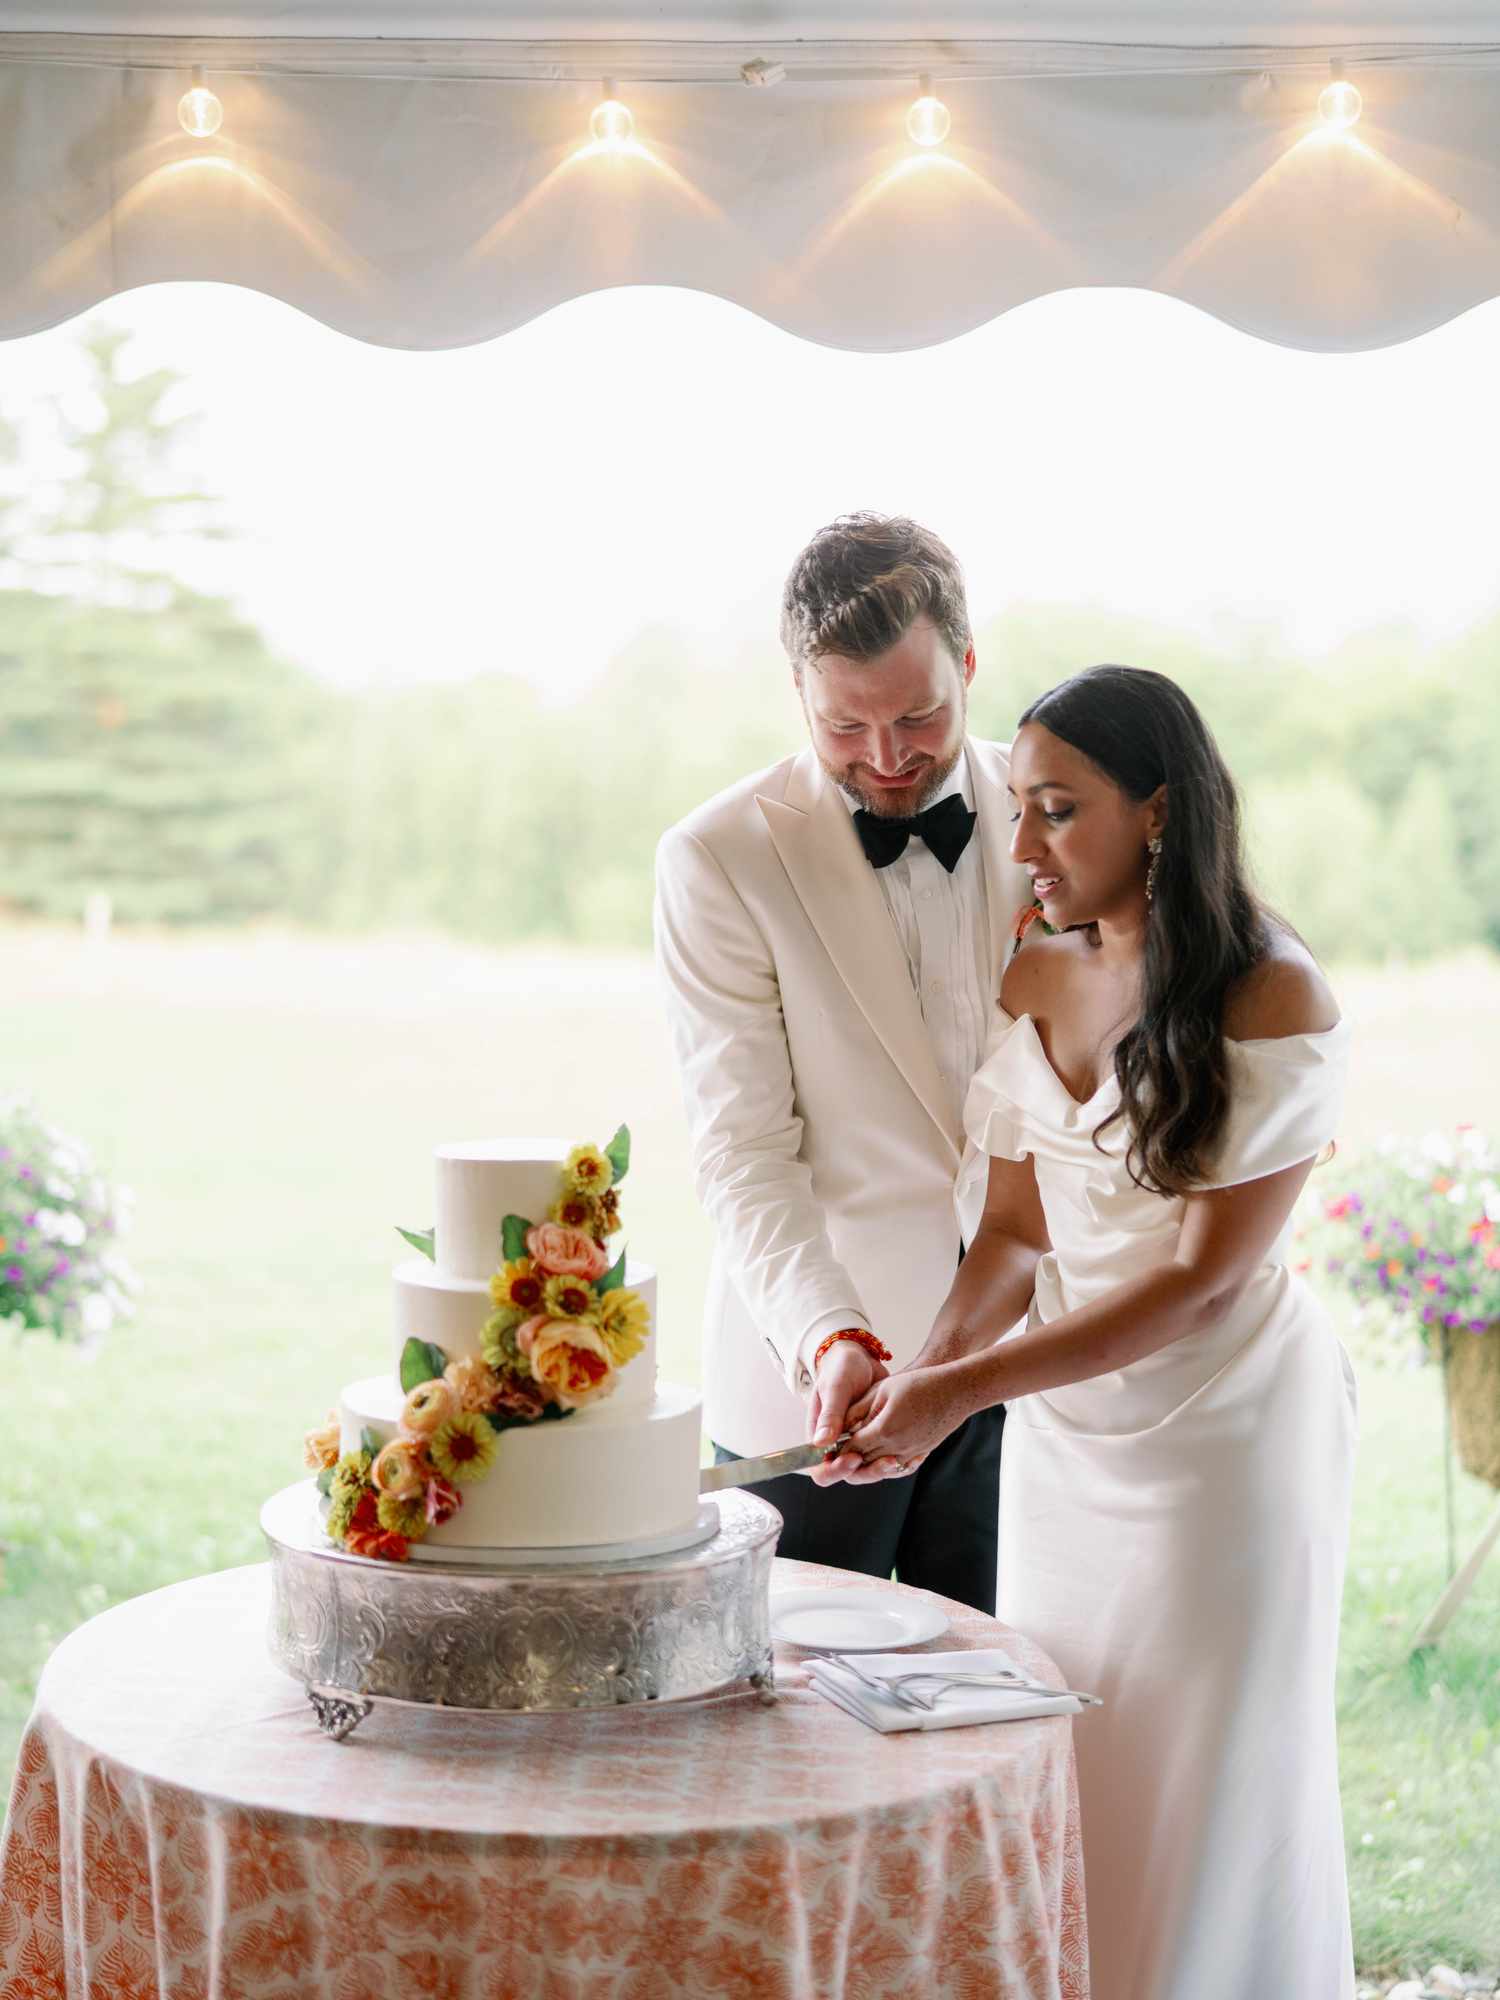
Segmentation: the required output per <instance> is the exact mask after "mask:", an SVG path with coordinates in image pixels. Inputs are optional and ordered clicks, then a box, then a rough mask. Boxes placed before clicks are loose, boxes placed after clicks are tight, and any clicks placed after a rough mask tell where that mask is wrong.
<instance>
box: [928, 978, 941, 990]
mask: <svg viewBox="0 0 1500 2000" xmlns="http://www.w3.org/2000/svg"><path fill="white" fill-rule="evenodd" d="M942 990H943V982H942V980H941V979H929V980H928V982H927V991H928V992H929V993H941V992H942Z"/></svg>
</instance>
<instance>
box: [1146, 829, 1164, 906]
mask: <svg viewBox="0 0 1500 2000" xmlns="http://www.w3.org/2000/svg"><path fill="white" fill-rule="evenodd" d="M1146 852H1147V853H1148V854H1149V855H1150V856H1151V866H1150V867H1149V868H1148V869H1147V870H1146V901H1147V903H1148V904H1149V903H1150V901H1151V898H1152V897H1153V896H1154V895H1155V894H1156V870H1157V867H1158V865H1159V863H1160V861H1161V835H1160V834H1159V833H1156V834H1153V835H1152V836H1151V838H1150V839H1149V840H1148V841H1147V842H1146Z"/></svg>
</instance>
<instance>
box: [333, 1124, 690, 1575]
mask: <svg viewBox="0 0 1500 2000" xmlns="http://www.w3.org/2000/svg"><path fill="white" fill-rule="evenodd" d="M629 1170H630V1132H629V1129H628V1127H626V1126H624V1125H622V1126H621V1127H620V1129H619V1131H618V1132H616V1134H615V1136H614V1137H613V1139H611V1140H610V1142H609V1144H608V1145H607V1146H605V1147H603V1148H600V1147H597V1146H588V1145H584V1146H575V1147H574V1148H573V1150H572V1152H571V1153H569V1154H568V1157H567V1159H566V1160H565V1161H564V1162H563V1165H562V1169H561V1173H560V1175H559V1187H558V1193H557V1198H556V1199H555V1200H554V1202H553V1204H552V1207H551V1209H550V1210H549V1212H548V1214H547V1215H546V1217H545V1218H544V1219H542V1220H541V1221H532V1220H531V1219H529V1218H528V1217H526V1216H520V1215H507V1216H506V1218H505V1221H504V1225H503V1227H502V1230H501V1241H500V1246H499V1247H500V1259H499V1265H498V1268H497V1269H496V1271H495V1273H494V1275H493V1276H492V1277H491V1279H490V1282H489V1290H490V1302H491V1304H492V1306H493V1308H494V1310H493V1311H492V1312H491V1314H490V1316H489V1318H488V1319H487V1320H486V1321H485V1324H484V1330H483V1333H482V1335H481V1342H480V1346H481V1353H480V1354H479V1355H478V1356H475V1355H463V1356H460V1357H459V1358H458V1359H456V1360H450V1359H449V1357H448V1355H447V1354H446V1353H445V1352H444V1350H443V1349H442V1348H440V1347H437V1346H435V1345H434V1344H433V1343H432V1342H430V1341H424V1340H418V1339H416V1338H412V1339H410V1340H408V1341H407V1342H406V1344H405V1346H404V1347H403V1348H402V1350H401V1364H400V1375H401V1387H402V1388H403V1389H404V1390H405V1391H406V1401H405V1403H404V1404H403V1405H402V1409H401V1415H400V1417H399V1419H398V1421H397V1427H396V1435H395V1437H394V1438H391V1439H388V1440H386V1441H384V1442H382V1440H381V1439H380V1438H379V1437H377V1436H376V1435H375V1434H374V1432H372V1431H369V1430H366V1431H364V1432H362V1433H361V1437H360V1448H359V1449H358V1450H357V1451H350V1452H344V1453H342V1454H340V1452H339V1448H338V1447H339V1429H338V1424H337V1420H336V1419H335V1418H332V1417H330V1419H329V1421H328V1422H327V1423H326V1424H324V1425H322V1426H320V1427H319V1428H317V1429H315V1430H312V1431H309V1432H308V1433H307V1438H306V1444H305V1450H306V1458H307V1463H308V1466H309V1468H310V1469H311V1470H314V1471H316V1473H317V1484H318V1489H319V1491H320V1492H322V1493H324V1494H325V1495H327V1497H328V1500H329V1508H328V1515H327V1521H326V1527H327V1532H328V1534H329V1536H330V1537H331V1538H332V1539H333V1540H334V1541H336V1542H341V1543H342V1544H343V1546H344V1547H345V1548H346V1549H348V1550H349V1552H350V1553H351V1554H354V1555H369V1556H378V1557H381V1558H383V1559H384V1560H386V1561H391V1562H403V1561H405V1559H406V1557H407V1555H408V1554H409V1553H410V1548H411V1544H412V1543H413V1542H418V1541H420V1540H421V1539H422V1538H423V1536H425V1535H426V1533H427V1531H428V1529H429V1528H431V1527H434V1526H438V1525H440V1524H441V1523H442V1522H443V1521H446V1520H449V1519H450V1518H451V1517H452V1516H453V1514H454V1513H456V1512H457V1510H458V1509H459V1508H460V1507H461V1506H462V1505H463V1490H462V1489H463V1488H464V1487H465V1486H467V1485H470V1484H472V1483H473V1482H474V1481H476V1480H480V1479H482V1478H483V1477H484V1476H485V1474H486V1473H487V1472H488V1471H489V1469H490V1466H491V1465H492V1464H493V1463H494V1460H495V1456H496V1452H497V1450H498V1449H499V1438H500V1434H501V1433H502V1432H504V1431H507V1430H510V1429H512V1428H513V1427H514V1426H515V1425H517V1424H533V1423H539V1422H542V1421H545V1420H547V1419H552V1420H558V1419H561V1418H564V1417H569V1416H571V1415H572V1414H573V1412H574V1411H575V1410H580V1409H584V1408H586V1407H587V1406H588V1405H589V1404H590V1403H597V1402H602V1401H603V1400H604V1399H605V1398H606V1397H608V1396H611V1395H613V1393H614V1391H615V1389H616V1387H617V1386H618V1383H619V1374H620V1370H621V1369H622V1368H625V1367H628V1365H629V1364H630V1362H632V1361H633V1360H634V1359H635V1357H636V1356H637V1355H638V1354H639V1353H640V1352H641V1350H642V1348H643V1347H644V1346H645V1344H646V1341H647V1338H648V1337H649V1335H650V1332H651V1314H650V1310H649V1308H648V1306H647V1304H646V1301H645V1299H644V1298H642V1296H641V1295H640V1293H639V1292H634V1291H631V1290H630V1289H629V1288H628V1287H627V1286H626V1283H625V1252H624V1251H623V1250H622V1251H621V1252H620V1254H619V1256H618V1257H616V1258H615V1259H613V1261H612V1260H611V1258H610V1255H609V1252H608V1249H607V1248H606V1244H607V1241H608V1239H609V1237H611V1236H613V1235H615V1234H616V1233H617V1232H618V1230H619V1229H620V1227H621V1223H620V1197H619V1186H620V1183H621V1181H623V1180H624V1178H625V1176H626V1174H627V1173H628V1172H629ZM399 1233H400V1234H401V1235H402V1236H403V1237H404V1238H405V1239H406V1241H407V1242H408V1243H410V1244H411V1245H412V1246H413V1247H414V1248H415V1249H418V1250H420V1251H421V1252H422V1253H423V1255H424V1256H427V1257H432V1256H434V1254H435V1246H434V1242H433V1232H432V1231H431V1230H430V1229H429V1230H411V1229H402V1230H401V1231H400V1232H399Z"/></svg>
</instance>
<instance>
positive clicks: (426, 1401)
mask: <svg viewBox="0 0 1500 2000" xmlns="http://www.w3.org/2000/svg"><path fill="white" fill-rule="evenodd" d="M457 1415H458V1397H457V1395H456V1394H455V1392H454V1388H453V1384H452V1383H451V1382H445V1381H444V1380H443V1378H442V1376H441V1375H434V1376H433V1378H432V1379H431V1381H429V1382H419V1383H418V1384H417V1386H416V1388H415V1389H411V1390H408V1392H407V1397H406V1401H405V1402H404V1403H403V1404H402V1405H401V1415H400V1417H399V1418H398V1419H397V1423H396V1428H397V1430H398V1431H399V1432H400V1433H401V1435H402V1437H404V1438H406V1439H408V1440H409V1441H410V1442H412V1443H415V1444H425V1443H426V1442H427V1440H428V1439H429V1438H430V1437H431V1436H432V1434H433V1432H434V1431H439V1430H441V1429H442V1427H443V1425H444V1424H446V1423H450V1422H451V1421H452V1420H453V1418H454V1417H456V1416H457Z"/></svg>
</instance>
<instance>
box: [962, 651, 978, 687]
mask: <svg viewBox="0 0 1500 2000" xmlns="http://www.w3.org/2000/svg"><path fill="white" fill-rule="evenodd" d="M978 665H979V662H978V661H977V660H976V659H975V657H974V642H973V640H972V639H971V640H970V641H969V648H968V651H967V652H966V653H965V654H964V668H963V672H964V686H965V687H968V686H969V684H970V682H971V681H972V680H973V678H974V673H975V669H976V668H977V667H978Z"/></svg>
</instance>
